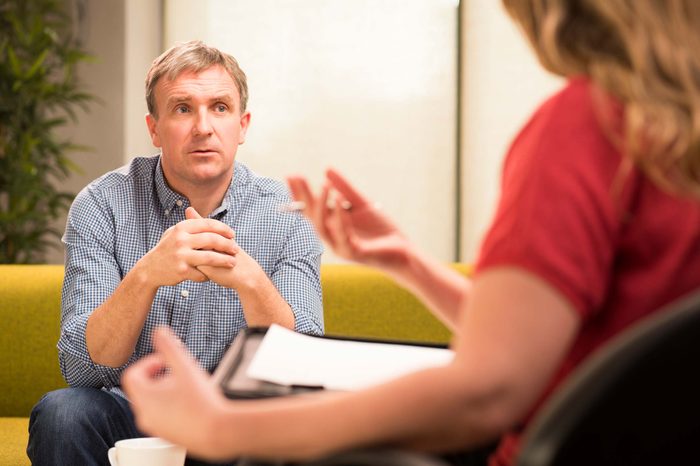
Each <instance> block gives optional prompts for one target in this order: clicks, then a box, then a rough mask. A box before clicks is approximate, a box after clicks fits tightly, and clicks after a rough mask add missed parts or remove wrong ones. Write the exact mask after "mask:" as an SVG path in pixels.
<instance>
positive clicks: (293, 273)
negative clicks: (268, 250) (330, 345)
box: [271, 216, 323, 335]
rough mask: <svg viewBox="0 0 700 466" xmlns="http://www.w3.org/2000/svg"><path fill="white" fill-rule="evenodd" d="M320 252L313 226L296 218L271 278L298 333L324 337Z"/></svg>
mask: <svg viewBox="0 0 700 466" xmlns="http://www.w3.org/2000/svg"><path fill="white" fill-rule="evenodd" d="M322 253H323V246H322V245H321V242H320V240H319V239H318V236H316V233H315V232H314V229H313V226H312V225H311V224H310V223H309V222H308V221H307V220H306V219H305V218H303V217H301V216H299V218H298V220H297V221H296V222H295V223H294V226H293V227H292V229H291V232H290V235H289V237H288V238H287V241H286V243H285V246H284V250H283V254H282V255H281V256H280V258H279V260H278V262H277V265H276V267H275V271H274V273H273V274H272V276H271V279H272V282H273V283H274V285H275V286H276V287H277V290H279V292H280V294H281V295H282V297H283V298H284V299H285V300H286V301H287V303H288V304H289V306H290V307H291V308H292V312H294V321H295V324H294V329H295V330H296V331H297V332H301V333H307V334H312V335H321V334H323V295H322V291H321V254H322Z"/></svg>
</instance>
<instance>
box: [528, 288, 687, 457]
mask: <svg viewBox="0 0 700 466" xmlns="http://www.w3.org/2000/svg"><path fill="white" fill-rule="evenodd" d="M699 368H700V293H697V292H696V293H695V294H693V295H690V296H689V297H686V298H683V299H681V300H679V301H677V302H675V303H673V304H671V305H670V306H667V307H665V308H664V309H663V310H662V312H658V313H655V314H654V315H653V316H651V317H649V318H647V319H644V320H643V321H641V322H640V323H639V324H636V325H634V326H633V327H631V328H630V329H629V330H627V331H625V332H623V333H622V334H620V335H619V336H618V337H616V338H614V339H613V340H612V341H611V342H610V343H608V344H606V345H605V347H603V348H601V350H600V351H598V352H597V353H596V354H594V355H593V356H592V357H591V358H590V359H589V360H588V361H587V362H585V363H584V364H583V365H582V366H581V367H580V368H579V369H577V370H576V371H575V372H574V373H573V374H572V375H571V377H570V378H569V379H568V380H567V381H566V382H565V383H564V384H563V385H562V386H561V387H560V388H559V389H558V390H557V391H556V392H555V393H554V394H553V395H552V398H551V399H550V400H549V401H547V403H546V404H545V406H544V407H543V408H542V410H541V411H540V412H539V413H538V414H537V416H536V417H535V419H533V421H532V423H531V424H530V425H529V426H528V429H527V431H526V433H525V436H524V439H523V444H522V449H521V452H520V456H519V458H518V461H517V465H518V466H554V465H566V466H578V465H586V466H591V465H596V466H607V465H615V466H620V465H624V466H627V465H630V466H646V465H655V466H657V465H666V464H700V449H699V444H700V371H699V370H698V369H699ZM695 442H698V443H697V444H696V443H695Z"/></svg>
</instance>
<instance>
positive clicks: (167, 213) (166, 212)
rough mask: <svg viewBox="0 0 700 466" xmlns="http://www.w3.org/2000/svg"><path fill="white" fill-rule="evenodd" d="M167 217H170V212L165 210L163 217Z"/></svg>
mask: <svg viewBox="0 0 700 466" xmlns="http://www.w3.org/2000/svg"><path fill="white" fill-rule="evenodd" d="M168 215H170V211H169V210H168V209H165V216H166V217H167V216H168Z"/></svg>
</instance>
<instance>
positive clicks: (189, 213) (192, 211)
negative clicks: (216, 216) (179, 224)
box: [185, 206, 202, 220]
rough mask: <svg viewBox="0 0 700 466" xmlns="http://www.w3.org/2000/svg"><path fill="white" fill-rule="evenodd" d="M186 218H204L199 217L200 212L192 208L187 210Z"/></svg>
mask: <svg viewBox="0 0 700 466" xmlns="http://www.w3.org/2000/svg"><path fill="white" fill-rule="evenodd" d="M185 218H186V219H188V220H194V219H198V218H202V216H201V215H199V212H197V209H195V208H194V207H192V206H190V207H188V208H186V209H185Z"/></svg>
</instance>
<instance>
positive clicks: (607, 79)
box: [503, 0, 700, 197]
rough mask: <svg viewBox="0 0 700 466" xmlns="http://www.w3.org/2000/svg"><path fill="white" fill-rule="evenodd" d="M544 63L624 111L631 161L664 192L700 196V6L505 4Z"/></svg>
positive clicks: (590, 0) (609, 1)
mask: <svg viewBox="0 0 700 466" xmlns="http://www.w3.org/2000/svg"><path fill="white" fill-rule="evenodd" d="M503 5H504V6H505V8H506V9H507V10H508V12H509V14H510V15H511V16H512V17H513V18H514V19H515V21H516V22H517V23H518V24H519V25H520V27H521V28H522V29H523V30H524V32H525V34H526V36H527V37H528V39H529V40H530V42H531V44H532V46H533V48H534V49H535V52H536V54H537V56H538V58H539V60H540V62H541V63H542V65H543V66H544V67H545V68H547V69H548V70H549V71H552V72H553V73H556V74H558V75H561V76H565V77H568V76H574V75H587V76H589V77H590V79H591V80H592V81H593V82H595V83H596V84H597V85H598V86H599V87H600V88H602V89H603V90H605V91H607V92H609V93H610V94H612V95H614V96H615V97H616V98H617V99H619V101H620V102H621V103H622V104H623V105H624V109H625V110H624V115H625V117H624V140H623V141H622V142H623V147H624V150H625V153H626V155H628V156H629V158H630V159H631V160H632V161H633V163H634V164H636V165H637V166H638V167H639V168H640V169H641V170H642V171H643V172H644V173H646V174H647V176H648V177H649V178H650V179H651V180H652V181H653V182H654V183H655V184H657V185H658V186H659V187H661V188H663V189H666V190H669V191H672V192H675V193H681V194H690V195H692V196H694V197H700V1H698V0H503Z"/></svg>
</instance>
